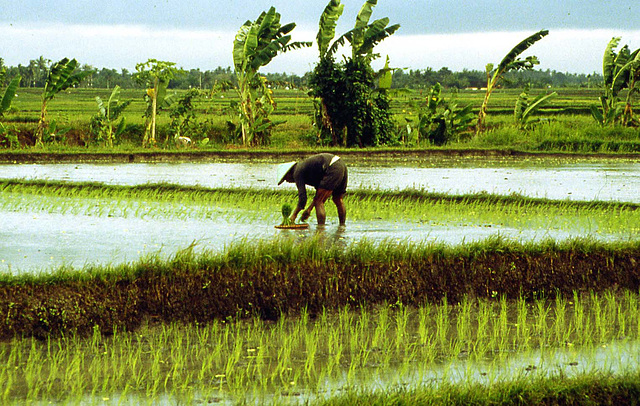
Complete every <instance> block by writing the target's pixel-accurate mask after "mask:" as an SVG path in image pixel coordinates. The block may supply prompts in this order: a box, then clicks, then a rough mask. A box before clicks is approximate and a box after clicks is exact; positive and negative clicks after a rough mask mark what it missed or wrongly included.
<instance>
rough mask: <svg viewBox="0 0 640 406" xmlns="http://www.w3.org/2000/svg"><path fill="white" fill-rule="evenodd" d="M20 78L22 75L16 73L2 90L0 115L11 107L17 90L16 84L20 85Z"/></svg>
mask: <svg viewBox="0 0 640 406" xmlns="http://www.w3.org/2000/svg"><path fill="white" fill-rule="evenodd" d="M21 79H22V76H20V75H16V76H15V77H14V78H13V79H11V81H10V82H9V84H8V85H7V88H6V89H5V90H4V95H3V96H2V101H0V117H2V116H3V115H4V113H5V112H6V111H7V110H9V107H11V102H12V101H13V98H14V97H15V96H16V91H17V90H18V86H20V80H21Z"/></svg>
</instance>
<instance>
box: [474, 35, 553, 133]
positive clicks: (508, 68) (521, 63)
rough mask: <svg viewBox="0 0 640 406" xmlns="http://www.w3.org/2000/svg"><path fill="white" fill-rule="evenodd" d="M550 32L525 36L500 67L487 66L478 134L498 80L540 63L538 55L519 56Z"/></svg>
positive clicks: (482, 126) (477, 126) (477, 128)
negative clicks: (485, 88) (485, 86)
mask: <svg viewBox="0 0 640 406" xmlns="http://www.w3.org/2000/svg"><path fill="white" fill-rule="evenodd" d="M548 34H549V31H548V30H541V31H538V32H536V33H535V34H533V35H531V36H529V37H527V38H525V39H524V40H523V41H521V42H520V43H519V44H518V45H516V46H515V47H514V48H513V49H512V50H511V51H509V53H507V55H506V56H505V57H504V58H503V59H502V61H500V64H498V67H497V68H495V69H494V65H493V64H492V63H490V64H488V65H487V66H486V74H487V90H486V92H485V95H484V100H483V101H482V106H481V107H480V112H479V113H478V122H477V123H476V134H478V133H480V132H481V131H482V130H483V129H484V126H485V118H486V117H487V105H488V104H489V98H490V97H491V93H493V91H494V90H495V89H496V87H497V86H498V82H500V80H502V79H504V74H505V73H507V72H513V71H520V70H531V69H533V67H534V66H535V65H538V64H539V63H540V61H538V58H537V57H536V56H533V55H532V56H527V57H526V58H524V59H520V58H518V57H519V56H520V54H522V53H523V52H524V51H526V50H527V49H529V48H530V47H531V46H532V45H533V44H535V43H536V42H538V41H539V40H541V39H542V38H544V37H545V36H547V35H548Z"/></svg>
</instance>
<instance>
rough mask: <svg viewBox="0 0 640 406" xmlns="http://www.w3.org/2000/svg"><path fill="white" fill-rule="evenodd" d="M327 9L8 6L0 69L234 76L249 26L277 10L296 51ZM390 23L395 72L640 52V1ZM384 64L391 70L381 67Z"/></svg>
mask: <svg viewBox="0 0 640 406" xmlns="http://www.w3.org/2000/svg"><path fill="white" fill-rule="evenodd" d="M363 1H364V0H357V1H356V0H343V1H342V3H343V4H344V5H345V12H344V14H343V16H342V17H341V19H340V23H339V26H338V33H343V32H345V31H347V30H348V29H350V28H352V27H353V23H354V19H355V16H356V14H357V12H358V10H359V9H360V7H361V5H362V3H363ZM327 2H328V0H321V1H316V0H248V1H239V0H227V1H217V0H143V1H136V0H109V1H93V0H78V1H70V0H57V1H52V0H0V58H3V59H4V60H5V63H6V64H7V65H13V66H15V65H18V64H23V65H26V64H28V63H29V60H31V59H37V58H38V57H39V56H41V55H42V56H44V57H45V58H47V59H50V60H59V59H61V58H62V57H65V56H67V57H73V58H76V59H78V61H79V62H80V63H82V64H89V65H92V66H95V67H98V68H102V67H108V68H115V69H118V70H119V69H120V68H127V69H130V70H132V69H133V67H134V66H135V64H136V63H138V62H144V61H146V60H147V59H148V58H156V59H161V60H167V61H173V62H176V63H177V64H178V65H179V66H181V67H183V68H186V69H189V68H200V69H202V70H209V69H214V68H216V67H218V66H222V67H227V66H231V64H232V59H231V49H232V43H233V37H234V35H235V32H236V31H237V30H238V28H239V27H240V26H241V25H242V24H243V23H244V22H245V21H246V20H255V19H256V17H257V16H258V15H259V14H260V12H262V11H264V10H267V9H268V8H269V7H270V6H275V7H276V9H277V11H278V12H279V13H280V14H281V15H282V19H281V22H282V23H289V22H295V23H297V28H296V29H295V30H294V31H293V37H294V40H298V41H313V40H314V39H315V35H316V32H317V23H318V19H319V17H320V14H321V13H322V10H323V9H324V7H325V6H326V4H327ZM382 17H389V18H390V20H391V23H392V24H396V23H397V24H400V25H401V28H400V30H399V31H398V32H397V33H396V34H394V35H393V36H392V37H391V38H389V39H387V40H385V41H384V42H383V43H382V44H381V45H379V46H378V47H377V48H376V51H377V52H379V53H381V54H382V55H387V54H388V55H389V57H390V58H391V65H392V66H394V67H405V68H411V69H423V68H427V67H431V68H434V69H436V70H437V69H440V68H441V67H443V66H446V67H448V68H449V69H452V70H454V71H459V70H462V69H465V68H466V69H477V70H484V66H485V65H486V64H487V63H489V62H494V63H497V62H499V61H500V59H501V58H502V57H503V56H504V55H505V54H506V53H507V52H508V51H509V50H510V49H511V48H512V47H513V46H515V45H516V44H517V43H518V42H519V41H520V40H522V39H524V38H525V37H526V36H528V35H530V34H532V33H534V32H536V31H538V30H540V29H548V30H549V31H550V34H549V36H547V37H546V38H544V39H542V40H541V41H540V42H538V43H537V44H535V45H534V46H533V47H531V48H530V50H529V51H528V52H527V53H526V54H525V55H530V54H534V55H537V56H538V57H539V58H540V61H541V64H540V66H539V68H540V69H551V70H556V71H560V72H565V71H568V72H577V73H592V72H600V71H601V70H602V53H603V51H604V48H605V46H606V44H607V43H608V41H609V40H610V39H611V38H612V37H613V36H620V37H622V44H629V46H630V47H631V48H632V49H636V48H638V47H640V1H638V0H618V1H616V2H606V1H603V0H581V1H579V0H568V1H567V0H564V1H559V0H540V1H523V0H493V1H489V0H473V1H466V0H459V1H452V0H432V1H424V0H417V1H402V0H379V4H378V6H376V8H375V9H374V14H373V17H372V19H377V18H382ZM316 60H317V50H316V49H315V48H313V49H308V50H303V51H295V52H291V53H288V54H284V55H281V56H278V57H277V58H276V59H274V61H273V62H272V64H271V65H269V66H268V67H267V68H266V69H265V71H270V72H286V73H297V74H302V73H304V72H306V71H308V70H310V69H312V67H313V65H314V63H315V62H316ZM380 63H382V62H380Z"/></svg>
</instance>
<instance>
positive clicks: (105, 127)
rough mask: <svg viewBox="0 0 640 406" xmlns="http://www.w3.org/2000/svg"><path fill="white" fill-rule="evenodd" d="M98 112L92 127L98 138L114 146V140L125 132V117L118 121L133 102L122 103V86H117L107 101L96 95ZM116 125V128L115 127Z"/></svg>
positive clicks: (92, 121)
mask: <svg viewBox="0 0 640 406" xmlns="http://www.w3.org/2000/svg"><path fill="white" fill-rule="evenodd" d="M96 104H97V105H98V114H97V115H96V116H95V117H94V118H93V119H92V120H91V127H92V129H93V130H94V132H96V133H97V136H98V139H100V140H104V142H105V143H106V144H107V145H108V146H110V147H112V146H113V140H114V139H116V138H117V137H118V136H119V135H121V134H122V133H123V132H124V128H125V118H124V117H122V118H121V119H120V121H119V122H118V123H117V124H115V123H116V120H118V118H119V117H120V115H121V114H122V112H123V111H124V109H126V108H127V106H128V105H129V104H131V100H127V101H124V102H122V103H120V86H117V85H116V86H115V87H114V88H113V90H112V91H111V95H110V96H109V99H108V100H107V102H106V103H105V102H104V101H103V100H102V98H100V96H96ZM114 126H115V128H114Z"/></svg>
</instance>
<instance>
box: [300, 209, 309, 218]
mask: <svg viewBox="0 0 640 406" xmlns="http://www.w3.org/2000/svg"><path fill="white" fill-rule="evenodd" d="M310 215H311V213H310V212H308V211H306V210H305V211H303V212H302V216H300V221H307V220H308V219H309V216H310Z"/></svg>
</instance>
